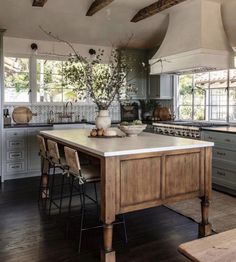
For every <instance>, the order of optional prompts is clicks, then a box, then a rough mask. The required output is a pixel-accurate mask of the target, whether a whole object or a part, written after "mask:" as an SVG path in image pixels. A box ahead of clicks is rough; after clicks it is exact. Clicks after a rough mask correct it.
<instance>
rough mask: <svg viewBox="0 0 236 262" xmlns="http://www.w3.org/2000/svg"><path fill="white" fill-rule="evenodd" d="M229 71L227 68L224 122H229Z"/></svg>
mask: <svg viewBox="0 0 236 262" xmlns="http://www.w3.org/2000/svg"><path fill="white" fill-rule="evenodd" d="M229 89H230V71H229V69H228V70H227V115H226V122H227V123H229V92H230V90H229Z"/></svg>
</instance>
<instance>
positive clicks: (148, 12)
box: [131, 0, 186, 23]
mask: <svg viewBox="0 0 236 262" xmlns="http://www.w3.org/2000/svg"><path fill="white" fill-rule="evenodd" d="M184 1H186V0H159V1H157V2H155V3H153V4H151V5H149V6H147V7H145V8H143V9H141V10H139V11H138V13H137V14H136V15H135V16H134V17H133V18H132V20H131V22H133V23H137V22H139V21H141V20H143V19H146V18H148V17H150V16H153V15H155V14H157V13H160V12H161V11H163V10H165V9H167V8H169V7H171V6H174V5H177V4H179V3H181V2H184Z"/></svg>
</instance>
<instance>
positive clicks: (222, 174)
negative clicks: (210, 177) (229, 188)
mask: <svg viewBox="0 0 236 262" xmlns="http://www.w3.org/2000/svg"><path fill="white" fill-rule="evenodd" d="M217 174H218V175H220V176H226V175H225V173H224V172H220V171H217Z"/></svg>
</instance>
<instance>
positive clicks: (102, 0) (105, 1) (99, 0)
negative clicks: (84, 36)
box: [86, 0, 114, 16]
mask: <svg viewBox="0 0 236 262" xmlns="http://www.w3.org/2000/svg"><path fill="white" fill-rule="evenodd" d="M113 1H114V0H95V1H94V2H93V3H92V4H91V6H90V7H89V10H88V12H87V14H86V16H92V15H94V14H95V13H97V12H98V11H100V10H101V9H103V8H104V7H105V6H107V5H109V4H110V3H111V2H113Z"/></svg>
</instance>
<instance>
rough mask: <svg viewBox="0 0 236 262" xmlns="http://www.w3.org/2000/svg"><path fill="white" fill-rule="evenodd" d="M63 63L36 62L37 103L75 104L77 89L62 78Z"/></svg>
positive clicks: (52, 61) (41, 60)
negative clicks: (68, 102) (70, 102)
mask: <svg viewBox="0 0 236 262" xmlns="http://www.w3.org/2000/svg"><path fill="white" fill-rule="evenodd" d="M64 65H65V62H64V61H56V60H44V59H38V60H37V77H36V79H37V102H67V101H73V102H77V101H78V100H79V97H78V92H77V88H76V87H75V86H71V85H68V84H67V83H66V81H65V79H64V76H63V70H64Z"/></svg>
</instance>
